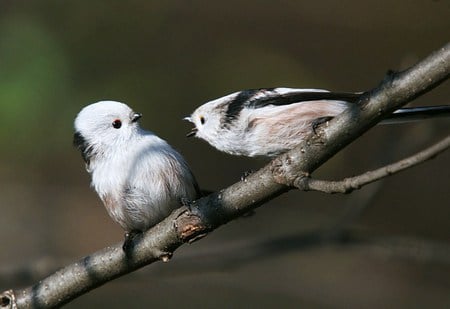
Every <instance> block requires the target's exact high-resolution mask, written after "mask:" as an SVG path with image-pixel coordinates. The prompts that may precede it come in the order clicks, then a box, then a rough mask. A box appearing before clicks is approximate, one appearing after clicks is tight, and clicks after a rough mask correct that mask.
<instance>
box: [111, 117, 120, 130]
mask: <svg viewBox="0 0 450 309" xmlns="http://www.w3.org/2000/svg"><path fill="white" fill-rule="evenodd" d="M112 126H113V128H114V129H120V127H121V126H122V121H120V119H116V120H114V121H113V123H112Z"/></svg>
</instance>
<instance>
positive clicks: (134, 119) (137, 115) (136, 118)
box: [131, 113, 142, 122]
mask: <svg viewBox="0 0 450 309" xmlns="http://www.w3.org/2000/svg"><path fill="white" fill-rule="evenodd" d="M141 117H142V114H140V113H134V114H133V116H131V122H136V121H138V120H139V119H141Z"/></svg>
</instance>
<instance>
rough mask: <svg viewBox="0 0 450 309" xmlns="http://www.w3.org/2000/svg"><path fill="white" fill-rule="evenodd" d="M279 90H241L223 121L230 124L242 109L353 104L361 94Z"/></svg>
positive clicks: (232, 101) (230, 104)
mask: <svg viewBox="0 0 450 309" xmlns="http://www.w3.org/2000/svg"><path fill="white" fill-rule="evenodd" d="M278 89H279V88H259V89H249V90H243V91H240V92H238V93H237V95H236V96H235V97H234V98H233V99H232V100H231V102H230V103H229V104H228V107H227V110H226V112H225V121H226V122H231V121H232V120H233V119H235V118H237V117H238V116H239V114H240V112H241V111H242V110H243V109H244V108H253V109H256V108H261V107H265V106H267V105H278V106H281V105H289V104H293V103H298V102H302V101H318V100H338V101H347V102H351V103H354V102H356V101H357V100H358V99H359V97H360V96H361V94H362V93H361V92H329V91H319V90H317V91H315V90H306V89H290V90H289V91H286V90H285V89H284V91H283V92H278V91H277V90H278Z"/></svg>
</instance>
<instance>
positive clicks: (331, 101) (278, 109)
mask: <svg viewBox="0 0 450 309" xmlns="http://www.w3.org/2000/svg"><path fill="white" fill-rule="evenodd" d="M362 94H363V93H361V92H331V91H328V90H324V89H303V88H284V87H277V88H259V89H249V90H242V91H238V92H234V93H231V94H229V95H226V96H224V97H221V98H218V99H215V100H212V101H209V102H206V103H205V104H203V105H201V106H200V107H198V108H197V109H195V110H194V112H193V113H192V114H191V115H190V116H188V117H185V118H184V120H187V121H189V122H191V123H193V124H194V127H193V128H192V130H191V131H190V132H189V133H188V134H187V136H188V137H191V136H195V137H197V138H200V139H203V140H205V141H206V142H208V143H209V144H210V145H211V146H213V147H215V148H216V149H218V150H219V151H222V152H225V153H228V154H231V155H238V156H247V157H263V158H273V157H275V156H278V155H280V154H282V153H284V152H287V151H289V150H291V149H293V148H294V147H295V146H297V145H298V144H300V143H301V142H302V141H303V140H304V139H305V137H306V136H307V135H308V134H310V133H311V132H312V131H314V132H315V129H316V128H317V127H318V125H320V124H321V123H323V122H326V121H328V120H330V119H332V118H333V117H335V116H336V115H338V114H340V113H342V112H343V111H344V110H346V109H347V108H349V107H350V106H352V105H354V104H356V103H357V102H358V100H359V99H360V97H361V95H362ZM441 116H446V117H448V116H450V105H439V106H427V107H411V108H401V109H399V110H396V111H395V112H394V113H392V114H391V115H390V116H388V118H387V119H386V120H384V121H383V122H384V123H386V124H387V123H399V122H409V121H414V120H418V119H424V118H427V117H441Z"/></svg>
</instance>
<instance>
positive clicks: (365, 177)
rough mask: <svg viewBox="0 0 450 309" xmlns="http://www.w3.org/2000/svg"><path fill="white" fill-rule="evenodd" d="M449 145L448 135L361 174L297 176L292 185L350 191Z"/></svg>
mask: <svg viewBox="0 0 450 309" xmlns="http://www.w3.org/2000/svg"><path fill="white" fill-rule="evenodd" d="M449 147H450V135H449V136H447V137H446V138H444V139H443V140H441V141H440V142H438V143H436V144H434V145H432V146H430V147H428V148H427V149H425V150H422V151H420V152H418V153H416V154H415V155H412V156H410V157H408V158H405V159H403V160H400V161H398V162H395V163H392V164H389V165H386V166H383V167H381V168H378V169H376V170H372V171H368V172H365V173H363V174H361V175H358V176H354V177H348V178H345V179H343V180H340V181H327V180H319V179H314V178H310V177H302V178H298V179H297V180H296V181H295V182H294V186H295V187H296V188H298V189H300V190H303V191H321V192H325V193H350V192H352V191H353V190H357V189H360V188H361V187H363V186H365V185H367V184H369V183H372V182H374V181H377V180H380V179H382V178H384V177H388V176H390V175H393V174H396V173H398V172H401V171H403V170H405V169H407V168H410V167H413V166H415V165H418V164H420V163H423V162H425V161H427V160H430V159H433V158H434V157H435V156H437V155H438V154H439V153H441V152H443V151H444V150H446V149H448V148H449Z"/></svg>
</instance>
